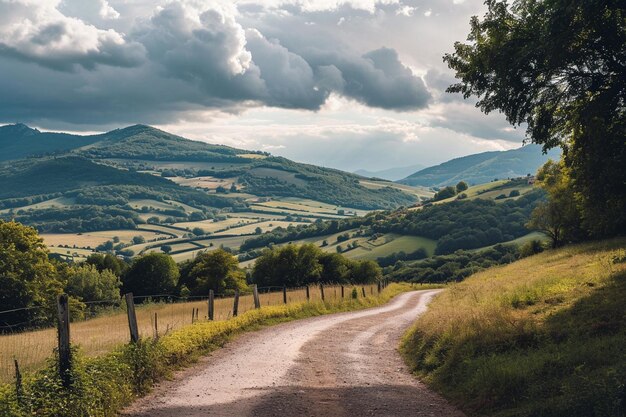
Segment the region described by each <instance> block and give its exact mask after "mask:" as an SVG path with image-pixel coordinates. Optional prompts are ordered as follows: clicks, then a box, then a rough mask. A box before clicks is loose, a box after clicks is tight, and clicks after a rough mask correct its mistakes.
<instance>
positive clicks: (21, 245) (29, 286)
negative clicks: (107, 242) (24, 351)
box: [0, 220, 63, 324]
mask: <svg viewBox="0 0 626 417" xmlns="http://www.w3.org/2000/svg"><path fill="white" fill-rule="evenodd" d="M62 292H63V285H62V283H61V281H60V280H59V279H58V277H57V274H56V269H55V267H54V264H53V263H52V262H51V261H50V260H49V259H48V249H47V248H46V246H45V245H44V244H43V241H42V239H41V238H40V237H39V235H38V234H37V231H36V230H35V229H33V228H32V227H26V226H23V225H21V224H20V223H16V222H3V221H2V220H0V306H2V308H1V309H2V310H10V309H19V308H23V307H41V308H39V309H38V308H35V309H33V310H23V311H16V312H14V313H12V314H6V315H3V316H2V320H3V322H5V323H12V324H14V323H18V322H22V321H32V320H45V318H49V317H52V314H51V313H50V311H51V310H52V309H53V308H54V306H55V299H56V296H57V295H58V294H60V293H62Z"/></svg>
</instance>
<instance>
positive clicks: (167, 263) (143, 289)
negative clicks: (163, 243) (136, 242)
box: [122, 252, 180, 296]
mask: <svg viewBox="0 0 626 417" xmlns="http://www.w3.org/2000/svg"><path fill="white" fill-rule="evenodd" d="M179 277H180V272H179V271H178V265H176V262H174V260H173V259H172V257H171V256H169V255H166V254H164V253H156V252H152V253H149V254H147V255H143V256H140V257H139V258H136V259H135V260H134V261H133V264H132V265H131V267H130V269H129V270H128V272H127V273H126V274H125V275H124V277H123V279H122V283H123V287H124V291H126V292H132V293H133V294H134V295H136V296H145V295H163V294H173V293H174V291H175V289H176V286H177V285H178V278H179Z"/></svg>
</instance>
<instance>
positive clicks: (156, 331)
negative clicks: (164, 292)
mask: <svg viewBox="0 0 626 417" xmlns="http://www.w3.org/2000/svg"><path fill="white" fill-rule="evenodd" d="M154 338H155V339H158V338H159V316H158V315H157V312H156V311H155V312H154Z"/></svg>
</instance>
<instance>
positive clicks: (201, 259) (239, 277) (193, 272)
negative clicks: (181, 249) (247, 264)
mask: <svg viewBox="0 0 626 417" xmlns="http://www.w3.org/2000/svg"><path fill="white" fill-rule="evenodd" d="M183 271H184V272H183V274H184V276H183V279H182V280H181V282H183V283H184V284H185V285H187V287H189V289H190V290H191V292H192V293H193V294H196V295H204V296H206V295H207V294H208V293H209V290H213V291H215V292H216V293H217V294H223V293H232V292H234V291H235V290H236V289H239V290H244V289H246V288H247V285H246V274H245V272H244V271H243V270H242V269H241V268H239V261H237V258H235V257H234V256H233V255H231V254H230V253H228V252H226V251H225V250H223V249H217V250H214V251H209V252H203V253H201V254H199V255H198V256H197V257H196V258H195V259H194V260H193V261H192V262H191V264H190V265H189V266H187V267H184V268H183ZM187 271H188V272H187Z"/></svg>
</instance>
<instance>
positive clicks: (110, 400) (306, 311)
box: [0, 284, 414, 417]
mask: <svg viewBox="0 0 626 417" xmlns="http://www.w3.org/2000/svg"><path fill="white" fill-rule="evenodd" d="M411 289H414V287H412V286H410V285H408V284H391V285H390V286H389V287H387V288H386V289H385V290H384V291H383V292H382V294H381V295H380V296H375V297H367V298H359V299H356V300H353V299H346V300H337V301H333V302H303V303H293V304H288V305H284V306H273V307H264V308H262V309H260V310H251V311H248V312H246V313H244V314H241V315H240V316H238V317H236V318H234V319H231V320H226V321H216V322H210V321H203V322H197V323H195V324H193V325H189V326H187V327H183V328H181V329H179V330H176V331H173V332H171V333H169V334H167V335H166V336H164V337H162V338H160V339H158V341H154V340H150V339H145V340H142V342H141V343H139V344H137V345H125V346H121V347H120V348H119V349H117V350H116V351H115V352H112V353H110V354H106V355H103V356H100V357H97V358H86V357H85V356H84V355H82V354H81V353H80V351H78V352H76V353H75V355H74V358H75V359H74V364H73V369H72V372H71V377H72V380H73V385H72V387H71V388H70V389H66V388H63V387H62V385H61V381H60V378H59V377H58V372H57V370H56V366H55V364H54V362H53V361H51V362H50V364H49V366H48V367H47V368H46V369H43V370H41V371H39V372H37V373H35V374H31V375H26V376H25V379H24V384H23V394H22V395H21V397H20V401H18V399H17V398H16V391H15V387H14V386H13V385H8V384H7V385H0V415H2V416H3V417H25V416H27V415H28V416H32V415H35V416H38V417H53V416H54V417H75V416H92V417H113V416H116V415H117V412H118V411H119V410H120V409H121V408H122V407H124V406H126V405H128V404H129V403H131V402H132V401H133V400H134V399H135V398H136V397H137V396H141V395H143V394H145V393H146V392H148V391H149V390H150V388H151V387H152V385H153V384H154V383H156V382H158V381H159V380H162V379H164V378H166V377H167V376H168V375H170V374H171V372H172V370H174V369H176V368H179V367H181V366H185V365H189V364H190V363H193V361H194V360H196V359H197V358H198V357H199V356H200V355H203V354H207V353H209V352H211V351H213V350H215V349H218V348H219V347H221V346H223V345H224V343H226V342H227V341H228V340H230V339H232V338H233V337H235V336H237V335H239V334H241V333H243V332H245V331H249V330H254V329H258V328H259V327H261V326H267V325H272V324H276V323H280V322H285V321H290V320H296V319H300V318H305V317H312V316H318V315H322V314H329V313H334V312H340V311H350V310H357V309H362V308H367V307H374V306H376V305H380V304H383V303H386V302H387V301H389V300H390V299H391V298H392V297H393V296H395V295H397V294H399V293H401V292H404V291H408V290H411Z"/></svg>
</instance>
